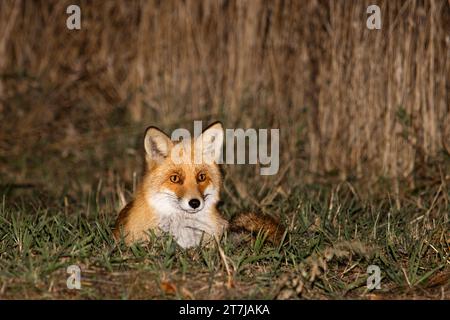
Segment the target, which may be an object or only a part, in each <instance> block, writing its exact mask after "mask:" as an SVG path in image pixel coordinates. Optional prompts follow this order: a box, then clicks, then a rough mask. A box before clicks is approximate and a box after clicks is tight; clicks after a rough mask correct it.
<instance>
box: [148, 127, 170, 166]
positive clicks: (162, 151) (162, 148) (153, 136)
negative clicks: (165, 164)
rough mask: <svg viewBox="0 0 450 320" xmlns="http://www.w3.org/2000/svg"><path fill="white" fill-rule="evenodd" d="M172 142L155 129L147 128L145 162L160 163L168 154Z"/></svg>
mask: <svg viewBox="0 0 450 320" xmlns="http://www.w3.org/2000/svg"><path fill="white" fill-rule="evenodd" d="M172 145H173V143H172V140H170V138H169V136H168V135H166V134H165V133H164V132H162V131H161V130H159V129H158V128H156V127H149V128H147V130H146V131H145V138H144V147H145V152H146V154H147V155H146V159H147V161H161V160H163V159H164V158H165V157H167V155H168V154H169V153H170V149H171V148H172Z"/></svg>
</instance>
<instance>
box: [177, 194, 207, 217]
mask: <svg viewBox="0 0 450 320" xmlns="http://www.w3.org/2000/svg"><path fill="white" fill-rule="evenodd" d="M204 205H205V201H204V200H203V199H202V198H201V197H199V196H196V197H190V196H188V197H187V198H185V197H183V198H182V199H180V206H181V208H182V209H183V210H184V211H186V212H189V213H195V212H197V211H200V210H202V209H203V207H204Z"/></svg>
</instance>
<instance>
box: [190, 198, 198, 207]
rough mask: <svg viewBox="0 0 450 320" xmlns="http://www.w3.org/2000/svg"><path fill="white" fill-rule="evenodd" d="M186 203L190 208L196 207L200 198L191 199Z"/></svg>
mask: <svg viewBox="0 0 450 320" xmlns="http://www.w3.org/2000/svg"><path fill="white" fill-rule="evenodd" d="M188 203H189V205H190V206H191V208H192V209H197V208H198V207H200V200H198V199H191V200H189V202H188Z"/></svg>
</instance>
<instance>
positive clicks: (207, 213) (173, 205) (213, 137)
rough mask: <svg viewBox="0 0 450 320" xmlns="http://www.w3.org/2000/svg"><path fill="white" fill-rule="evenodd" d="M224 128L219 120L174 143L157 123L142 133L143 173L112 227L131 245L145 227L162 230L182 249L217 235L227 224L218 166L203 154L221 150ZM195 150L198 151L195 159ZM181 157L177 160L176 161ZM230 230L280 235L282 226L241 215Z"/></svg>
mask: <svg viewBox="0 0 450 320" xmlns="http://www.w3.org/2000/svg"><path fill="white" fill-rule="evenodd" d="M223 137H224V131H223V127H222V124H221V123H220V122H215V123H213V124H212V125H210V126H209V127H208V128H206V129H205V130H204V131H203V132H202V134H201V135H200V136H198V137H196V138H192V139H186V140H182V141H180V142H173V141H172V140H171V139H170V138H169V136H167V135H166V134H165V133H164V132H162V131H161V130H159V129H158V128H156V127H149V128H148V129H147V130H146V132H145V138H144V147H145V153H146V155H145V160H146V161H145V162H146V166H145V173H144V177H143V180H142V183H141V184H140V186H139V187H138V189H137V192H136V194H135V198H134V200H133V201H131V202H129V203H128V204H127V205H126V206H125V207H124V208H123V209H122V210H121V212H120V213H119V216H118V218H117V220H116V224H115V228H114V231H113V234H114V237H115V239H116V240H119V239H120V237H121V236H124V239H125V243H126V244H128V245H130V244H132V243H134V242H138V241H146V240H148V231H149V230H152V231H154V232H155V233H156V234H158V233H159V232H161V231H162V232H167V233H169V234H171V235H172V236H173V237H174V238H175V240H176V242H177V243H178V244H179V245H180V246H181V247H183V248H189V247H193V246H198V245H201V244H202V243H207V242H209V241H210V240H212V239H213V238H214V237H217V238H220V237H221V235H222V234H223V232H224V231H225V230H227V229H228V228H229V223H228V221H227V220H225V219H224V218H223V217H222V216H221V214H220V212H219V211H218V209H217V207H216V206H217V204H218V202H219V200H220V190H221V186H222V176H221V172H220V168H219V165H218V164H217V161H216V159H215V158H214V157H213V158H211V157H207V155H208V154H211V152H212V153H213V154H220V150H221V149H222V145H223V140H224V139H223ZM196 154H200V155H201V156H202V157H201V158H200V160H201V161H198V158H197V156H196ZM180 160H181V161H180ZM230 227H231V228H230V229H231V230H238V229H246V230H248V231H250V232H258V231H259V230H262V231H267V234H268V239H269V240H271V241H274V240H279V239H280V237H281V236H282V234H283V229H282V227H280V226H279V225H278V223H277V221H275V220H273V219H272V218H269V217H263V216H259V215H256V214H254V213H248V214H241V215H238V216H237V217H236V218H235V219H233V220H232V225H231V226H230Z"/></svg>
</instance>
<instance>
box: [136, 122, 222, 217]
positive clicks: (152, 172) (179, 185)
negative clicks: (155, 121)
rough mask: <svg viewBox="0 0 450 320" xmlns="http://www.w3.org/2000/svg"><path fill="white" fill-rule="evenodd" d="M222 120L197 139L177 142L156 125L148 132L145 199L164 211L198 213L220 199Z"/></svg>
mask: <svg viewBox="0 0 450 320" xmlns="http://www.w3.org/2000/svg"><path fill="white" fill-rule="evenodd" d="M223 136H224V133H223V127H222V124H221V123H220V122H216V123H214V124H212V125H210V126H209V127H208V128H207V129H205V130H204V131H203V133H202V134H201V135H200V136H198V137H194V138H188V139H183V140H182V141H179V142H174V141H172V140H171V139H170V137H169V136H168V135H166V134H165V133H164V132H162V131H161V130H159V129H158V128H155V127H149V128H148V129H147V130H146V133H145V139H144V146H145V152H146V157H145V159H146V174H145V176H144V181H143V190H142V192H144V195H145V198H146V199H147V201H148V202H149V204H150V205H151V206H152V207H153V208H154V209H155V210H157V211H159V212H160V213H161V214H166V215H170V214H177V213H186V214H192V215H194V214H197V213H199V212H202V211H206V210H208V209H209V208H211V207H213V206H215V205H216V204H217V202H218V201H219V194H220V188H221V184H222V177H221V173H220V169H219V166H218V164H217V160H218V159H217V155H220V151H221V150H222V145H223Z"/></svg>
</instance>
